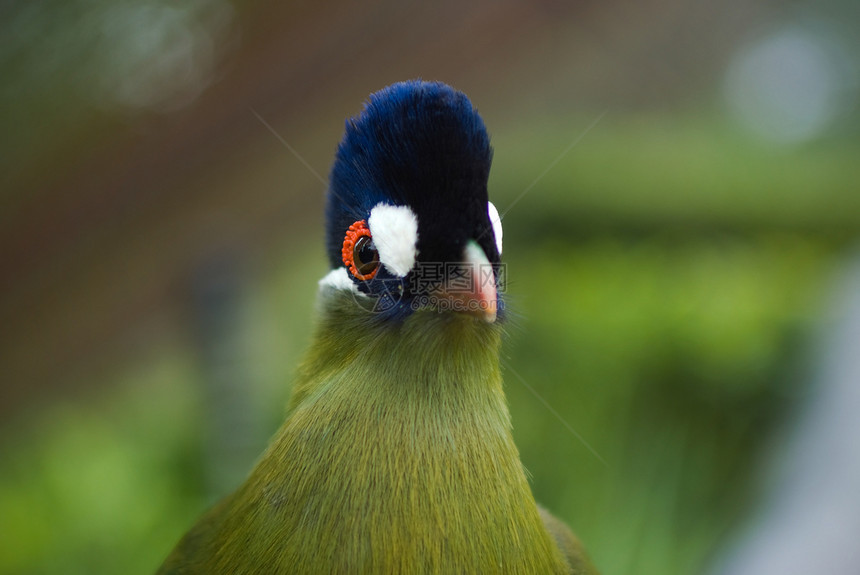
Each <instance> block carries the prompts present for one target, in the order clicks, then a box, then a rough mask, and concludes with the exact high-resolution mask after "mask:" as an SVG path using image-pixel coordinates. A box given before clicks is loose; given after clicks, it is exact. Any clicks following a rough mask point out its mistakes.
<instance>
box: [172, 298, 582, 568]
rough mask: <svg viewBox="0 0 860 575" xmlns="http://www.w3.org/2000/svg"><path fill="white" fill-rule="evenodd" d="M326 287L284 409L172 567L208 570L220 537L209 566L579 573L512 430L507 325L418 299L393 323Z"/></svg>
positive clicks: (181, 547) (186, 541) (184, 544)
mask: <svg viewBox="0 0 860 575" xmlns="http://www.w3.org/2000/svg"><path fill="white" fill-rule="evenodd" d="M320 297H321V299H322V300H323V301H322V303H323V304H324V305H322V306H320V308H321V310H322V315H321V318H320V322H319V325H318V327H317V330H316V334H315V336H314V341H313V343H312V346H311V351H310V352H309V354H308V356H307V357H306V358H305V361H304V363H303V364H302V365H301V367H300V369H299V375H298V380H297V383H296V385H295V389H294V394H293V398H292V401H291V404H290V412H289V415H288V417H287V419H286V421H285V422H284V424H283V425H282V427H281V428H280V430H279V431H278V432H277V433H276V434H275V436H274V438H273V440H272V442H271V444H270V446H269V448H268V449H267V450H266V452H265V453H264V454H263V456H262V458H261V459H260V461H259V462H258V464H257V466H256V468H255V469H254V470H253V472H252V473H251V475H250V476H249V477H248V479H247V480H246V482H245V483H244V484H243V485H242V486H241V487H240V488H239V489H238V490H237V491H236V492H235V493H234V494H233V495H231V496H230V497H228V498H227V499H225V500H224V501H222V502H221V503H220V504H219V505H218V506H216V507H215V508H214V509H212V510H211V511H210V512H209V513H208V514H207V515H206V516H205V517H204V518H203V519H202V520H201V521H200V522H199V523H198V524H197V526H196V527H195V528H194V529H192V531H191V532H190V533H189V534H188V535H186V537H185V538H184V539H183V541H182V542H181V543H180V545H179V546H178V548H177V549H176V550H175V552H174V555H173V556H172V557H171V558H168V561H167V562H166V563H165V565H164V571H163V572H164V573H172V572H173V573H187V572H198V571H197V569H193V568H192V565H191V564H190V563H193V562H194V561H193V560H192V561H190V562H189V558H190V557H192V556H196V555H201V554H199V547H200V546H206V547H210V546H211V545H212V542H213V540H214V541H217V542H218V543H217V551H216V552H215V553H213V554H211V555H209V556H207V557H205V558H203V557H201V562H202V563H201V564H199V565H196V567H197V568H198V569H199V572H207V573H259V574H263V573H266V574H269V573H385V574H387V573H404V574H420V573H439V574H448V573H522V574H550V573H570V572H572V570H571V566H570V565H568V563H567V561H566V559H564V558H563V557H562V554H561V552H560V551H559V547H558V546H557V544H556V542H555V541H554V540H553V537H552V536H551V535H550V533H549V532H548V531H547V528H546V527H545V525H544V521H543V520H542V518H541V513H542V511H541V512H539V510H538V507H537V505H536V504H535V501H534V498H533V496H532V493H531V490H530V487H529V485H528V482H527V480H526V476H525V472H524V470H523V468H522V464H521V463H520V459H519V454H518V452H517V448H516V446H515V445H514V442H513V438H512V436H511V425H510V416H509V413H508V409H507V405H506V402H505V397H504V394H503V390H502V379H501V374H500V372H499V362H498V357H499V346H500V341H501V328H500V327H499V325H498V324H491V323H487V322H483V321H476V320H475V319H474V318H472V317H469V316H465V315H463V314H450V313H444V314H443V313H438V312H436V311H433V310H419V311H417V312H415V313H413V314H412V315H411V316H410V317H408V318H407V319H406V320H405V321H403V322H402V323H401V324H399V325H398V326H396V327H394V328H392V326H391V325H389V324H385V323H384V322H379V321H376V320H375V318H374V317H373V316H372V315H371V314H369V313H368V312H366V311H364V310H362V309H361V306H358V305H356V303H355V301H354V299H353V298H354V297H356V296H355V295H354V294H352V293H351V292H349V291H348V290H336V289H333V288H323V290H322V291H321V294H320ZM357 297H361V296H357ZM202 555H207V554H202ZM257 557H266V558H267V559H266V562H265V564H259V563H255V560H254V558H257ZM174 558H175V559H176V562H175V564H176V565H177V566H178V565H182V566H183V567H181V568H179V569H177V570H176V571H171V570H170V565H171V564H172V563H173V562H172V561H171V559H174ZM464 561H465V563H464ZM186 569H187V570H186Z"/></svg>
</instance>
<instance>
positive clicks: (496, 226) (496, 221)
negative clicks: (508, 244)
mask: <svg viewBox="0 0 860 575" xmlns="http://www.w3.org/2000/svg"><path fill="white" fill-rule="evenodd" d="M487 209H488V210H489V212H490V223H491V224H492V226H493V235H495V236H496V247H497V248H498V250H499V255H502V218H501V217H500V216H499V210H497V209H496V206H494V205H493V202H487Z"/></svg>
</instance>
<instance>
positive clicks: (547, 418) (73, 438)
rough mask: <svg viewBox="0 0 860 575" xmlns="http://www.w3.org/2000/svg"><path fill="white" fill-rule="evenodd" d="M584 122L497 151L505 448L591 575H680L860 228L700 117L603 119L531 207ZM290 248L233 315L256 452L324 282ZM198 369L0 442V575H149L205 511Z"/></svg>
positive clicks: (816, 154) (789, 394)
mask: <svg viewBox="0 0 860 575" xmlns="http://www.w3.org/2000/svg"><path fill="white" fill-rule="evenodd" d="M588 123H589V121H588V120H585V121H578V120H571V121H570V122H568V121H567V120H565V119H559V120H558V121H557V122H555V124H553V125H551V124H550V123H549V122H548V121H547V122H546V123H543V124H542V123H541V122H539V121H538V122H527V123H524V124H523V125H527V126H530V127H529V129H528V131H523V130H522V129H519V130H518V131H517V130H513V131H508V132H505V131H503V130H502V131H497V132H496V133H495V134H494V137H495V138H496V139H495V147H496V159H495V167H494V174H493V180H492V183H491V186H492V187H491V189H492V193H493V197H494V199H496V201H497V205H499V207H500V208H502V209H503V211H504V207H505V206H506V205H510V203H511V202H513V201H514V200H515V199H516V198H518V197H519V196H520V195H521V193H522V190H527V189H528V190H529V191H528V193H527V194H526V195H525V196H523V197H522V199H521V200H519V201H518V202H517V204H516V206H515V208H514V209H513V210H512V211H511V212H510V214H508V218H507V219H506V220H505V223H506V228H505V231H506V237H505V247H506V260H507V262H508V286H507V292H508V301H509V306H510V309H511V311H512V316H513V317H512V319H511V322H510V332H511V337H510V342H509V345H508V346H507V347H506V356H505V359H504V360H503V361H504V363H505V365H506V366H510V367H507V368H506V386H507V393H508V397H509V403H510V405H511V410H512V415H513V421H514V427H515V436H516V439H517V442H518V445H519V447H520V450H521V453H522V458H523V461H524V464H525V465H526V467H527V469H528V470H529V471H530V472H531V473H532V475H533V485H534V489H535V493H536V495H537V497H538V499H539V500H540V501H542V502H543V503H544V504H546V505H547V506H548V507H549V508H550V509H552V510H554V511H555V512H557V513H558V515H560V516H561V517H563V518H564V519H565V520H567V521H568V522H569V523H570V524H571V525H572V526H573V527H574V529H575V530H577V531H578V532H579V534H580V535H581V537H582V538H583V540H584V541H585V543H586V545H587V547H588V548H589V550H590V552H591V553H592V555H593V556H594V559H595V561H596V563H597V564H598V565H599V566H600V567H601V569H602V571H603V573H605V574H606V575H617V574H624V573H630V574H634V573H635V574H637V575H643V574H644V575H647V574H661V575H662V574H667V573H696V572H699V571H700V570H701V569H702V568H703V566H704V564H705V561H706V560H707V558H708V555H709V554H710V553H712V552H713V551H714V549H715V546H716V545H717V544H718V543H719V541H720V539H721V537H723V536H724V534H725V533H726V531H727V529H729V527H730V526H731V525H732V524H733V523H734V522H736V521H737V520H738V518H739V516H740V514H741V513H742V511H743V510H744V509H745V507H746V505H747V504H748V502H749V500H750V496H751V487H752V485H753V483H752V481H751V479H752V477H753V470H754V466H753V465H752V464H751V462H752V461H753V460H754V458H755V457H756V456H757V455H759V454H760V452H761V450H762V449H763V448H764V447H765V446H766V442H767V441H768V440H769V438H770V436H771V432H772V430H773V428H774V425H775V423H776V422H777V421H778V420H779V419H780V416H781V415H782V414H784V412H785V411H786V410H787V409H789V408H791V406H792V405H793V402H794V399H795V398H796V396H797V389H798V386H799V385H800V384H801V383H802V369H803V362H802V361H801V358H802V354H799V353H798V351H799V350H801V349H803V345H802V344H803V343H804V341H805V334H806V333H807V328H808V327H809V324H810V322H811V320H812V319H813V318H814V317H815V314H816V311H817V310H816V306H817V301H818V297H819V294H820V288H821V287H822V285H823V282H825V281H826V280H827V276H828V273H829V270H830V268H831V266H832V265H833V260H834V253H835V249H834V248H835V247H837V246H838V245H839V242H840V241H842V240H841V239H840V238H842V237H843V236H844V234H845V233H846V232H845V231H844V230H845V229H847V225H848V222H851V221H853V219H852V218H856V217H857V215H856V214H857V213H860V212H857V211H856V210H849V209H846V205H852V206H854V207H856V202H857V198H856V195H852V194H850V193H849V190H850V189H851V188H852V186H853V185H854V182H855V181H856V179H857V178H856V175H857V174H856V170H857V168H856V165H855V163H854V161H853V156H854V154H853V150H854V148H850V147H849V148H846V149H843V148H842V147H841V146H836V145H835V144H834V145H832V146H831V145H830V144H828V143H821V144H817V145H816V146H820V147H817V148H813V149H805V150H804V151H803V152H802V153H801V152H797V151H795V152H784V151H774V150H769V149H765V148H755V147H754V146H753V145H751V144H748V143H745V142H743V141H742V139H741V138H740V137H738V136H736V135H733V134H732V133H731V132H729V131H726V129H724V128H723V127H722V126H721V125H719V124H718V123H716V122H714V123H708V120H707V117H705V119H699V120H689V121H687V120H686V119H685V118H684V117H683V115H680V116H677V117H673V118H659V119H658V118H643V117H629V118H623V117H616V118H612V117H607V118H606V119H605V120H604V121H603V123H601V124H600V125H599V129H597V128H596V129H595V130H593V132H592V133H591V134H589V135H588V136H587V140H586V142H587V144H586V143H585V142H584V143H583V144H581V145H577V146H575V147H573V148H572V149H571V151H570V152H569V154H568V155H567V156H564V157H563V158H562V159H563V160H564V161H560V162H559V163H558V165H557V166H556V167H555V168H553V169H552V170H550V171H549V172H547V173H546V175H545V176H544V177H543V179H541V180H540V181H539V182H538V183H537V184H536V185H533V186H532V182H533V181H534V178H535V177H536V176H538V175H539V174H541V173H542V171H543V170H544V169H545V168H546V167H547V161H548V160H547V159H548V158H555V157H558V156H559V154H560V152H562V151H563V150H564V149H565V148H566V147H567V146H569V145H570V144H571V142H573V141H574V140H575V138H576V137H577V135H578V134H579V133H580V132H581V130H582V129H583V128H584V127H585V126H587V125H588ZM568 125H570V126H571V127H570V129H569V130H568V129H567V126H568ZM530 186H532V187H531V188H530ZM822 198H824V199H826V201H823V200H822ZM837 199H838V200H839V202H836V200H837ZM840 202H841V203H840ZM852 202H853V203H852ZM831 224H832V225H831ZM840 226H842V227H840ZM840 230H841V231H840ZM318 235H319V234H312V237H313V238H317V237H318ZM303 241H309V240H302V239H297V240H296V241H295V242H294V243H292V244H291V245H290V246H289V247H288V249H289V253H285V257H284V259H283V265H282V267H281V269H279V270H278V272H277V273H273V274H271V275H269V276H266V277H264V278H258V279H259V286H260V287H259V289H258V290H257V292H256V294H255V296H254V297H253V299H252V301H251V303H250V306H249V310H248V313H249V316H250V317H251V320H252V321H251V325H252V327H251V331H252V332H253V333H252V334H251V337H252V338H253V339H252V340H251V341H252V347H253V349H254V357H253V363H254V372H255V373H254V375H255V378H256V379H255V381H254V388H253V389H249V393H256V394H258V395H259V401H258V403H259V405H260V406H261V417H262V418H265V419H266V421H267V422H268V430H269V431H273V430H274V429H275V427H276V426H277V424H278V421H279V420H280V418H281V415H282V413H283V408H282V406H283V405H284V403H285V401H286V399H287V395H288V392H289V385H288V382H289V381H290V378H291V372H292V370H293V368H294V366H295V362H296V361H297V358H298V356H299V354H300V352H301V349H302V348H303V346H304V345H305V342H307V340H308V337H309V329H310V318H311V315H312V307H311V306H310V302H311V300H312V297H313V292H314V281H315V279H316V278H317V277H320V276H321V275H322V274H323V273H324V258H323V256H322V253H321V247H320V246H317V245H313V246H312V247H307V244H303V243H302V242H303ZM298 254H304V255H301V256H300V255H298ZM304 262H312V263H304ZM300 264H301V265H300ZM296 270H301V271H302V273H301V274H297V273H296ZM194 361H195V359H194V354H193V351H192V346H190V345H187V343H186V344H183V343H181V342H180V343H178V344H177V345H175V347H173V348H171V349H170V350H167V351H164V352H163V353H161V354H159V355H158V358H157V359H155V360H148V361H146V362H142V363H140V364H138V365H136V367H135V368H134V369H130V370H129V371H128V372H125V373H123V374H120V375H117V376H116V377H115V378H114V379H115V381H113V382H112V383H111V385H110V386H106V387H108V388H109V389H110V391H109V392H108V393H107V394H106V395H101V396H91V397H82V398H79V399H78V400H73V401H69V402H66V403H63V404H59V405H56V406H54V407H52V408H49V409H47V410H46V411H44V412H42V413H40V414H39V415H38V416H37V417H34V418H32V419H31V420H29V421H27V422H26V424H24V425H18V426H16V427H15V429H17V430H18V431H17V432H16V435H15V437H11V436H10V435H8V434H7V435H6V436H5V438H4V441H3V443H2V446H0V448H2V450H0V469H2V477H0V522H2V527H0V531H2V533H3V534H4V542H3V546H4V548H5V551H4V553H2V554H0V573H10V574H12V573H16V574H20V573H45V574H49V573H58V574H59V573H63V574H69V573H91V574H97V573H117V572H121V573H128V574H131V575H133V574H135V573H141V574H142V573H150V572H152V571H153V570H154V569H155V567H156V565H157V564H158V563H159V562H160V560H161V558H163V557H164V555H165V554H166V553H167V552H168V550H169V549H170V547H171V546H172V545H173V543H174V542H175V541H176V539H177V538H178V537H179V535H180V534H181V533H182V532H183V531H184V530H185V529H186V528H187V527H188V526H189V525H190V523H191V522H192V521H193V519H194V518H195V517H196V516H197V514H199V512H201V511H202V510H203V508H205V506H206V505H208V504H209V503H210V502H211V501H210V497H209V496H207V495H205V494H204V484H205V481H204V479H203V478H202V474H203V471H202V466H201V463H200V461H201V459H202V456H201V451H202V449H203V448H202V447H201V441H202V437H201V431H200V430H201V428H202V427H204V425H203V422H202V421H201V418H202V417H203V415H202V414H203V410H202V409H201V404H200V402H201V399H200V391H199V388H198V380H199V378H200V374H199V370H197V369H196V368H195V363H194ZM513 370H516V374H518V375H519V376H521V377H522V378H523V380H524V381H525V382H527V383H528V385H529V386H531V387H532V388H533V389H534V391H535V392H536V393H537V394H538V395H539V396H540V397H541V398H543V399H544V400H545V401H546V402H547V403H548V404H549V405H551V406H553V408H554V409H555V410H556V411H557V412H558V413H559V415H560V417H561V418H562V419H563V422H562V421H559V420H558V419H557V418H555V417H553V416H552V414H551V413H549V412H548V411H547V409H546V407H545V406H544V405H543V404H542V402H541V401H540V400H538V399H537V398H535V397H534V395H533V394H532V392H531V391H529V389H527V387H526V386H525V385H523V384H522V383H521V382H520V381H519V378H518V376H517V375H515V374H514V371H513ZM566 426H570V427H571V428H572V429H574V430H576V432H577V433H578V434H580V435H581V436H582V438H583V439H584V440H585V441H587V442H588V444H589V445H590V446H591V447H592V448H593V449H594V450H595V451H596V452H597V453H599V454H600V456H601V458H602V459H603V460H605V464H604V463H602V462H601V461H600V460H599V459H598V458H597V457H595V456H594V455H593V454H592V453H591V452H590V450H589V449H588V448H587V447H586V446H584V445H583V444H582V443H581V442H580V440H579V439H578V438H577V437H575V436H574V435H573V434H572V433H570V432H569V430H568V429H567V428H566ZM264 442H265V438H261V439H260V449H262V445H263V444H264ZM250 464H251V462H250V461H249V466H250Z"/></svg>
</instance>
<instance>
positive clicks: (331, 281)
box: [319, 268, 358, 293]
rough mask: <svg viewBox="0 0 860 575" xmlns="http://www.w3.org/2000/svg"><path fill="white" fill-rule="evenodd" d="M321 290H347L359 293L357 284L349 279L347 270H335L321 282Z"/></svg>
mask: <svg viewBox="0 0 860 575" xmlns="http://www.w3.org/2000/svg"><path fill="white" fill-rule="evenodd" d="M319 286H320V289H321V290H322V289H326V288H331V289H336V290H347V291H351V292H355V293H358V288H357V287H356V286H355V283H353V281H352V280H351V279H350V278H349V274H348V273H347V271H346V268H335V269H333V270H331V271H330V272H328V273H327V274H326V275H325V276H324V277H323V278H322V279H321V280H320V281H319Z"/></svg>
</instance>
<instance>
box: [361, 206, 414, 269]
mask: <svg viewBox="0 0 860 575" xmlns="http://www.w3.org/2000/svg"><path fill="white" fill-rule="evenodd" d="M367 227H369V228H370V235H371V236H372V237H373V245H374V247H375V248H376V249H377V251H378V252H379V261H380V262H382V265H384V266H385V269H387V270H388V271H389V272H391V273H392V274H394V275H396V276H399V277H405V276H406V274H408V273H409V271H410V270H411V269H412V268H413V267H414V266H415V259H416V258H417V257H418V217H417V216H416V215H415V212H413V211H412V210H411V209H410V208H409V206H389V205H387V204H384V203H379V204H377V205H376V207H374V208H373V209H372V210H370V217H369V218H367Z"/></svg>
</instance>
